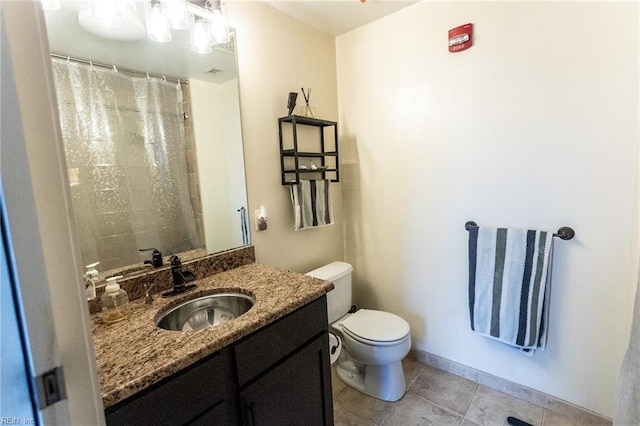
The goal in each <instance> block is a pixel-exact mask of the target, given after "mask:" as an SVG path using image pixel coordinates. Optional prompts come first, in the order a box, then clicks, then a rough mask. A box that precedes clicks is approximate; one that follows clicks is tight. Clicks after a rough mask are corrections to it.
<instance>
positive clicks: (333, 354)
mask: <svg viewBox="0 0 640 426" xmlns="http://www.w3.org/2000/svg"><path fill="white" fill-rule="evenodd" d="M341 350H342V340H340V337H338V336H336V335H335V334H333V333H329V361H330V362H331V364H333V363H334V362H336V361H337V360H338V356H339V355H340V351H341Z"/></svg>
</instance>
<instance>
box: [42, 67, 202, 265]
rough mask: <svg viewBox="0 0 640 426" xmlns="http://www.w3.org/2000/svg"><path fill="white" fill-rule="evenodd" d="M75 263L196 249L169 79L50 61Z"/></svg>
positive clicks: (177, 110) (174, 90) (178, 112)
mask: <svg viewBox="0 0 640 426" xmlns="http://www.w3.org/2000/svg"><path fill="white" fill-rule="evenodd" d="M53 71H54V77H55V86H56V93H57V98H58V106H59V111H60V122H61V128H62V134H63V139H64V148H65V156H66V159H67V167H68V169H69V180H70V183H71V194H72V203H73V213H74V217H75V221H76V229H77V232H78V234H77V235H78V239H79V241H80V248H81V252H82V258H83V260H84V262H85V263H92V262H97V261H99V262H100V263H101V265H100V268H102V269H103V270H104V269H112V268H118V267H121V266H124V265H130V264H133V263H137V262H140V261H141V260H143V259H145V258H147V259H148V258H150V256H151V253H140V252H139V251H138V249H146V248H151V247H154V248H157V249H158V250H160V251H161V252H162V253H163V254H165V255H167V254H175V253H180V252H184V251H188V250H192V249H194V248H199V247H202V243H201V242H200V239H199V238H198V235H197V231H196V227H195V217H194V213H193V208H192V205H191V200H190V192H189V189H190V185H189V181H188V174H187V157H186V152H185V128H184V116H183V106H182V102H183V99H182V90H181V88H180V86H179V85H177V84H176V83H169V82H166V81H163V80H160V79H156V78H147V77H132V76H128V75H125V74H123V73H121V72H118V71H117V70H115V69H114V70H111V69H105V68H99V67H97V66H96V67H94V66H90V65H85V64H82V63H76V62H73V61H65V60H56V59H54V60H53Z"/></svg>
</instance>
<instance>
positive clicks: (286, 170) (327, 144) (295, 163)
mask: <svg viewBox="0 0 640 426" xmlns="http://www.w3.org/2000/svg"><path fill="white" fill-rule="evenodd" d="M314 128H316V129H317V130H318V132H319V134H317V135H313V129H314ZM309 129H311V132H310V133H309V132H307V130H309ZM278 130H279V136H280V174H281V178H282V184H283V185H296V184H298V183H300V177H301V175H304V176H308V177H309V178H310V179H314V178H315V179H329V180H330V181H331V182H339V181H340V161H339V156H338V123H336V122H335V121H328V120H321V119H318V118H310V117H302V116H299V115H289V116H287V117H280V118H278ZM314 159H315V160H317V162H314V161H313V160H314ZM311 164H313V165H314V166H315V167H317V169H315V170H313V169H312V166H311ZM303 166H304V167H303Z"/></svg>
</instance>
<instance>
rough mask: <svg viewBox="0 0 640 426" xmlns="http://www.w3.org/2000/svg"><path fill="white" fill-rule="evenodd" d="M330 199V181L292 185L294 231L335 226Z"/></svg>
mask: <svg viewBox="0 0 640 426" xmlns="http://www.w3.org/2000/svg"><path fill="white" fill-rule="evenodd" d="M330 198H331V197H329V180H328V179H322V180H301V181H300V183H299V184H297V185H291V202H292V204H293V216H294V224H293V229H294V230H296V231H300V230H302V229H310V228H317V227H320V226H326V225H333V213H332V211H331V199H330Z"/></svg>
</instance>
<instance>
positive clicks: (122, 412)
mask: <svg viewBox="0 0 640 426" xmlns="http://www.w3.org/2000/svg"><path fill="white" fill-rule="evenodd" d="M232 362H233V358H232V356H231V351H230V350H227V349H223V350H222V351H220V352H217V353H215V354H213V355H212V356H210V357H208V358H207V359H205V360H203V361H200V362H198V363H196V364H195V365H193V366H191V367H189V368H187V369H185V370H183V371H181V372H179V373H177V374H175V375H173V376H171V377H169V378H167V379H165V380H163V381H162V382H159V383H158V384H156V385H154V386H152V387H151V388H149V389H146V390H144V391H142V392H140V393H138V394H136V395H134V396H132V397H130V398H128V399H126V400H124V401H122V402H120V403H118V404H116V405H115V406H113V407H109V408H108V409H107V410H106V419H107V425H118V426H122V425H135V426H142V425H149V426H162V425H171V426H175V425H186V424H207V423H208V424H220V425H235V424H238V423H239V422H238V421H237V418H238V417H239V416H238V409H237V407H238V405H237V399H236V398H237V397H236V395H237V394H236V392H237V390H236V389H237V387H236V385H235V382H234V381H233V370H234V368H233V364H232ZM214 418H215V419H218V420H219V421H215V422H213V423H212V421H213V419H214ZM203 422H205V423H203Z"/></svg>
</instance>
